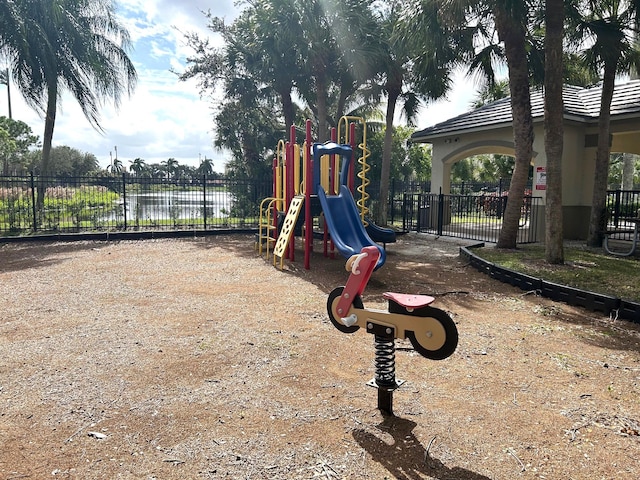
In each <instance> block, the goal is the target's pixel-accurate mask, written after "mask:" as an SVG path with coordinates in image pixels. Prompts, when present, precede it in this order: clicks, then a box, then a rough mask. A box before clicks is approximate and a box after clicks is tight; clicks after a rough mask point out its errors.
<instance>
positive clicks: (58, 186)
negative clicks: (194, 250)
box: [0, 174, 640, 243]
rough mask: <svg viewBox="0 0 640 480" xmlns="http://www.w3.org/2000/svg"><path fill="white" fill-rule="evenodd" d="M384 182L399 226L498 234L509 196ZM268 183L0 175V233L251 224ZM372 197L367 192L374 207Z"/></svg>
mask: <svg viewBox="0 0 640 480" xmlns="http://www.w3.org/2000/svg"><path fill="white" fill-rule="evenodd" d="M370 187H371V192H376V191H377V188H376V186H375V185H371V186H370ZM390 187H391V188H390V192H389V193H390V195H389V204H388V209H387V212H388V220H389V222H390V223H391V224H393V225H395V226H397V227H399V228H402V229H403V230H404V231H418V232H428V233H433V234H436V235H444V236H454V237H460V238H465V239H473V240H481V241H487V242H495V241H497V238H498V235H499V232H500V229H501V227H502V214H503V212H504V208H505V205H506V202H507V198H508V197H507V195H506V194H505V192H504V191H500V185H498V187H497V189H496V185H486V184H485V186H484V187H483V186H480V185H476V184H473V185H471V184H467V185H461V186H460V190H461V191H467V192H469V191H471V192H473V193H471V194H466V195H462V194H458V195H442V194H440V195H439V194H431V193H427V192H428V189H429V184H428V182H414V181H408V182H402V181H398V180H394V181H392V183H391V186H390ZM271 190H272V182H271V179H266V180H249V181H247V180H238V179H233V178H208V177H206V176H203V177H201V178H196V179H166V178H146V177H144V178H141V177H136V176H132V175H129V174H122V175H118V176H113V175H111V176H94V177H73V178H53V177H51V178H49V177H36V176H33V175H28V176H9V177H6V176H5V177H3V176H0V236H4V237H7V236H21V235H34V234H57V233H80V232H105V231H106V232H123V231H190V230H194V231H213V230H222V229H225V230H226V229H255V228H257V226H258V220H259V211H258V210H259V204H260V201H261V200H262V199H264V198H266V197H269V196H271ZM487 191H489V192H490V193H487ZM377 202H378V200H377V198H375V194H374V195H372V198H371V203H372V206H373V208H374V211H375V205H376V203H377ZM539 207H541V199H540V198H539V197H531V196H525V199H524V202H523V205H522V208H521V218H520V230H519V235H518V242H519V243H531V242H537V241H539V240H540V239H539V238H537V232H538V230H539V228H538V227H539V223H540V222H541V221H542V219H541V218H538V217H539V216H540V215H541V212H542V211H543V209H542V208H539ZM607 208H608V212H609V219H610V221H609V225H610V226H611V227H617V226H619V225H620V223H621V222H624V220H623V219H624V218H625V217H634V216H636V215H638V210H639V209H640V190H628V191H621V190H614V191H609V192H608V197H607Z"/></svg>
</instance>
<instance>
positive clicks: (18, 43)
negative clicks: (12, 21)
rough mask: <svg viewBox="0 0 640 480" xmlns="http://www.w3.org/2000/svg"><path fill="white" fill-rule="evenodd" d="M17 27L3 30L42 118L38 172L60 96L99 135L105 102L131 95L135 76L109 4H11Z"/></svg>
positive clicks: (45, 166) (22, 87) (16, 74)
mask: <svg viewBox="0 0 640 480" xmlns="http://www.w3.org/2000/svg"><path fill="white" fill-rule="evenodd" d="M9 3H11V4H13V7H15V10H16V11H17V13H18V18H19V26H18V28H17V29H16V30H15V31H13V32H11V34H10V35H8V34H7V31H6V30H2V33H1V35H2V47H3V48H2V50H0V52H1V54H2V56H3V57H4V58H5V59H6V60H8V62H9V65H10V70H11V73H12V76H13V78H14V81H15V83H16V84H17V86H18V89H19V91H20V92H21V93H22V95H23V96H24V98H25V100H26V102H27V103H28V104H29V105H30V106H32V107H33V108H35V109H36V110H38V111H39V112H41V113H43V114H44V117H45V126H44V135H43V148H42V162H41V169H40V171H41V173H43V174H47V173H49V159H50V155H51V145H52V139H53V132H54V128H55V121H56V114H57V108H58V102H59V100H60V96H61V94H62V92H63V91H65V90H68V91H69V92H71V94H72V95H73V96H74V97H75V99H76V100H77V101H78V104H79V105H80V108H81V109H82V112H83V113H84V115H85V117H86V118H87V120H88V121H89V123H90V124H91V125H92V126H93V127H94V128H96V129H98V130H101V127H100V123H99V109H100V105H101V102H102V100H103V99H105V98H111V99H113V101H114V103H115V104H116V106H117V105H118V104H119V102H120V99H121V97H122V94H123V93H125V92H126V93H127V94H130V93H131V92H132V90H133V88H134V85H135V82H136V78H137V76H136V71H135V68H134V66H133V63H132V62H131V60H130V59H129V57H128V56H127V49H128V48H129V45H130V41H129V35H128V32H127V31H126V29H125V28H124V27H123V26H122V25H121V24H120V23H119V21H118V20H117V18H116V16H115V7H114V4H113V2H112V1H111V0H14V1H13V2H9Z"/></svg>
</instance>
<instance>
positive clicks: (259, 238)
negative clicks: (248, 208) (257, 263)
mask: <svg viewBox="0 0 640 480" xmlns="http://www.w3.org/2000/svg"><path fill="white" fill-rule="evenodd" d="M281 201H282V199H281V198H274V197H269V198H265V199H264V200H262V202H261V203H260V219H259V221H258V234H257V235H256V248H257V249H258V252H259V254H260V255H262V251H263V248H264V249H266V252H265V255H266V257H267V258H269V250H270V249H271V248H272V247H273V245H274V244H275V243H276V233H275V232H276V231H277V228H278V227H277V225H276V222H274V218H273V214H274V212H276V210H275V208H274V206H275V205H277V202H281Z"/></svg>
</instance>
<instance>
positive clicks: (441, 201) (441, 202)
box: [438, 187, 444, 236]
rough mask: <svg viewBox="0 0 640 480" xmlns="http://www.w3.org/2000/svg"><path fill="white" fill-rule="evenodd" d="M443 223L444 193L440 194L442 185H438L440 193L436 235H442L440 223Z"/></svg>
mask: <svg viewBox="0 0 640 480" xmlns="http://www.w3.org/2000/svg"><path fill="white" fill-rule="evenodd" d="M443 223H444V195H443V194H442V187H440V193H439V194H438V235H439V236H440V235H442V225H443Z"/></svg>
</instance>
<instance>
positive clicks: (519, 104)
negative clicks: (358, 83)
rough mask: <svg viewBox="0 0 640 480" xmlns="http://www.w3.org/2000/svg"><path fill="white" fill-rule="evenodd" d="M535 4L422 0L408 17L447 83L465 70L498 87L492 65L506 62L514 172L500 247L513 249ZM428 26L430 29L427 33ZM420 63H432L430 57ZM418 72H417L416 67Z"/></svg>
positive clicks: (523, 172) (526, 146)
mask: <svg viewBox="0 0 640 480" xmlns="http://www.w3.org/2000/svg"><path fill="white" fill-rule="evenodd" d="M533 3H534V2H533V0H481V1H477V0H422V1H421V2H416V3H411V4H410V9H409V11H408V12H407V13H406V14H405V16H407V17H409V18H413V19H414V22H415V24H416V26H417V25H421V26H420V27H417V28H414V30H413V34H412V38H413V41H414V42H416V43H422V44H425V45H431V47H430V51H431V52H432V57H434V58H435V60H436V61H435V62H432V63H433V66H432V67H429V66H428V65H427V68H425V71H429V69H431V71H433V72H434V73H435V74H437V75H439V76H442V77H443V81H445V82H447V81H450V80H449V71H450V70H451V69H452V68H453V67H455V66H458V65H465V66H467V67H468V68H469V70H470V72H474V73H476V74H478V75H480V76H481V77H483V78H484V79H485V80H486V81H488V82H489V83H490V84H491V83H494V82H495V74H494V71H493V65H494V63H495V62H496V61H499V60H501V59H505V60H506V64H507V68H508V72H509V92H510V98H511V112H512V118H513V140H514V149H515V167H514V170H513V174H512V177H511V185H510V187H509V201H508V202H507V206H506V208H505V212H504V217H503V223H502V230H501V231H500V236H499V238H498V243H497V246H498V247H499V248H515V247H516V240H517V236H518V224H519V221H520V210H521V208H520V206H521V205H522V201H523V198H524V189H525V186H526V183H527V179H528V176H529V166H530V164H531V158H532V155H533V118H532V116H531V97H530V93H529V60H528V58H529V54H530V53H531V52H532V51H535V49H532V48H531V43H530V42H529V41H528V27H529V24H530V16H531V15H532V14H530V13H529V12H530V10H531V7H532V6H533V5H532V4H533ZM422 25H427V26H428V27H429V28H424V27H423V26H422ZM424 57H425V58H423V59H417V61H422V62H428V61H429V59H430V58H429V56H428V55H426V56H424ZM418 68H419V67H418Z"/></svg>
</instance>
